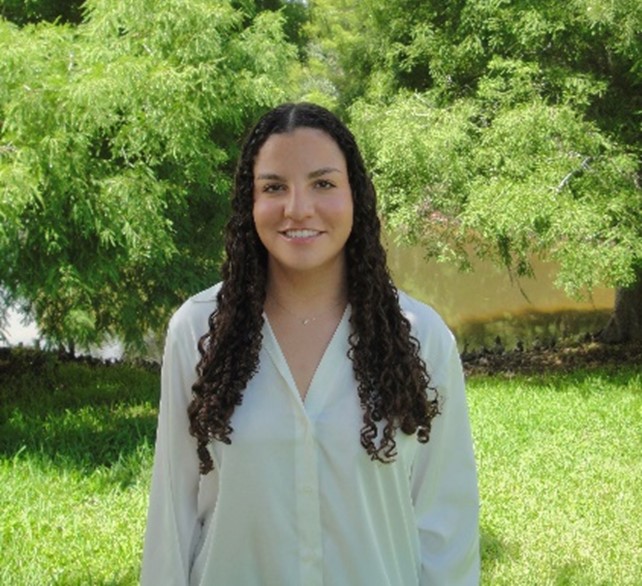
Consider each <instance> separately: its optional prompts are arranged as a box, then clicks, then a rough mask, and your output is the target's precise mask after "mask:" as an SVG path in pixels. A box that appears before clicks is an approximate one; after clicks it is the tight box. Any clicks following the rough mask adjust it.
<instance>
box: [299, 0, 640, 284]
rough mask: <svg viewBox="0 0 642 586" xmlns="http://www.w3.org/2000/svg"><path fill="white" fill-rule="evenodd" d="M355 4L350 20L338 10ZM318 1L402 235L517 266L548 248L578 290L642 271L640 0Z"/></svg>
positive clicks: (349, 106)
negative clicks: (332, 30) (609, 0)
mask: <svg viewBox="0 0 642 586" xmlns="http://www.w3.org/2000/svg"><path fill="white" fill-rule="evenodd" d="M345 4H348V5H349V6H350V9H351V14H352V17H351V18H349V19H346V18H343V17H341V16H340V14H339V13H338V12H337V13H333V12H332V11H329V10H327V9H324V8H323V7H324V6H327V5H331V6H333V7H335V8H337V7H339V6H340V5H341V6H343V5H345ZM312 6H313V16H314V15H316V16H315V18H314V19H313V25H312V28H311V31H312V33H311V38H312V39H315V40H316V47H317V49H318V50H317V51H316V53H315V55H314V56H315V58H316V67H317V70H316V79H317V83H320V82H319V81H318V80H319V79H326V80H327V81H328V82H330V83H331V84H332V87H333V89H334V95H335V96H338V99H337V103H338V104H339V105H340V106H341V107H342V108H344V109H345V110H346V111H347V112H349V114H350V116H351V118H352V124H353V127H354V128H355V130H356V132H357V134H358V135H359V138H360V140H361V142H362V145H363V147H364V149H365V151H366V156H367V158H368V160H369V163H370V166H371V168H372V169H373V171H374V175H375V180H376V183H377V185H378V188H379V193H380V198H381V201H382V204H383V212H384V215H385V216H386V218H387V221H388V223H389V224H390V225H391V227H392V228H393V229H394V231H395V232H396V233H398V234H400V236H401V237H402V238H403V239H406V240H409V241H412V242H420V243H422V244H423V245H424V247H425V249H426V251H427V253H428V254H429V255H431V256H435V257H437V258H440V259H442V260H453V259H454V260H456V261H457V262H459V263H460V264H461V265H462V266H466V264H467V255H468V254H469V253H470V251H471V250H472V251H473V252H475V253H477V254H479V255H481V256H486V257H490V258H493V259H495V260H497V261H498V262H501V263H503V264H504V265H506V266H507V267H508V268H509V269H510V270H511V271H514V273H515V274H529V272H530V267H529V263H528V258H529V256H528V255H529V254H530V253H532V252H535V253H537V254H539V255H541V256H542V257H545V258H552V259H555V260H556V261H558V262H559V263H560V272H559V284H560V285H561V286H563V287H564V288H565V289H566V290H567V291H568V292H569V293H571V294H580V293H582V292H585V291H586V290H587V289H590V288H591V287H593V286H595V285H596V284H598V283H602V284H606V285H612V286H631V285H633V284H634V283H636V282H639V280H640V275H641V274H642V228H641V226H642V195H641V191H640V154H641V152H642V140H641V138H642V134H641V126H640V124H641V120H642V119H641V112H642V37H641V36H640V34H639V31H640V30H642V3H641V2H640V0H622V1H621V2H613V3H604V2H600V1H598V0H571V1H570V2H565V3H559V2H555V1H553V0H547V1H542V2H532V1H530V0H520V1H508V0H492V1H489V0H455V1H453V2H440V1H438V0H428V1H421V2H419V1H417V0H396V1H394V2H388V1H386V2H383V1H382V0H363V1H362V2H356V1H350V0H319V1H317V2H314V3H313V4H312ZM315 10H317V11H319V10H321V11H322V16H321V15H318V14H317V13H315ZM322 18H326V19H328V18H329V19H330V22H331V26H332V27H335V28H339V29H340V30H341V34H332V35H331V38H330V39H327V38H325V37H324V33H323V30H329V28H328V26H324V25H322V24H321V23H322V22H323V20H322ZM314 27H316V28H314ZM333 39H335V40H334V41H333ZM312 78H313V79H315V78H314V76H312Z"/></svg>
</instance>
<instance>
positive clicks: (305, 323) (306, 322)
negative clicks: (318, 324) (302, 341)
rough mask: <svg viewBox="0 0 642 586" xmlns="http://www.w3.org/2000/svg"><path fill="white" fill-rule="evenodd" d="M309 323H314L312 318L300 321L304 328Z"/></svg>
mask: <svg viewBox="0 0 642 586" xmlns="http://www.w3.org/2000/svg"><path fill="white" fill-rule="evenodd" d="M311 321H314V318H313V317H306V318H305V319H302V320H301V323H302V324H303V325H304V326H307V325H308V324H309V323H310V322H311Z"/></svg>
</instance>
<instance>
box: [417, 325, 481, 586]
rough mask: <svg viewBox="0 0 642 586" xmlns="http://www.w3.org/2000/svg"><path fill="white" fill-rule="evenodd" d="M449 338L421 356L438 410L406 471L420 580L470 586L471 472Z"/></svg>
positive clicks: (475, 532) (475, 499)
mask: <svg viewBox="0 0 642 586" xmlns="http://www.w3.org/2000/svg"><path fill="white" fill-rule="evenodd" d="M449 342H450V343H449V344H444V343H443V341H442V344H438V345H437V346H438V351H437V356H433V357H432V358H433V360H430V361H428V362H427V365H428V368H429V371H430V374H431V376H432V384H433V385H435V386H436V387H437V389H438V391H439V395H440V400H441V404H440V406H441V414H440V415H438V416H437V417H436V418H435V420H434V421H433V427H432V431H431V434H430V440H429V442H428V443H427V444H420V446H419V450H418V453H417V457H416V460H415V464H414V467H413V473H412V496H413V500H414V505H415V513H416V518H417V526H418V530H419V538H420V544H421V561H422V569H421V578H420V584H422V586H428V585H434V584H444V585H448V586H476V585H478V584H479V580H480V553H479V495H478V490H477V473H476V467H475V458H474V454H473V446H472V436H471V430H470V423H469V420H468V409H467V406H466V396H465V390H464V376H463V372H462V368H461V362H460V359H459V353H458V351H457V346H456V344H455V342H454V339H452V337H451V338H450V339H449ZM431 364H432V365H434V366H435V367H436V368H435V370H434V372H433V371H432V370H430V369H431Z"/></svg>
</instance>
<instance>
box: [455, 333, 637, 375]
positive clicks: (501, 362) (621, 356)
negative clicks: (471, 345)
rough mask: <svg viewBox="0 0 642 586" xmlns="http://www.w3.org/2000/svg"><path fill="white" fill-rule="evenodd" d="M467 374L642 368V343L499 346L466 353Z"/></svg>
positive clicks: (463, 356)
mask: <svg viewBox="0 0 642 586" xmlns="http://www.w3.org/2000/svg"><path fill="white" fill-rule="evenodd" d="M462 362H463V364H464V370H465V371H466V374H467V375H491V374H503V375H508V376H511V375H515V374H538V373H551V372H560V373H563V372H568V371H571V370H577V369H579V368H584V369H591V368H598V367H600V368H602V367H605V366H606V367H613V368H617V367H623V366H637V367H641V368H642V344H640V343H638V344H603V343H599V342H596V341H592V340H586V341H583V342H581V343H575V344H570V345H566V346H564V345H561V346H555V347H546V348H537V347H536V348H531V349H528V350H519V349H515V350H510V351H509V350H505V349H503V348H502V347H501V346H500V345H496V347H495V348H493V349H490V350H488V349H484V350H481V351H479V352H470V353H468V352H465V353H464V354H462Z"/></svg>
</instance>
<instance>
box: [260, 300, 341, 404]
mask: <svg viewBox="0 0 642 586" xmlns="http://www.w3.org/2000/svg"><path fill="white" fill-rule="evenodd" d="M349 314H350V304H349V303H348V304H346V307H345V309H344V310H343V314H342V315H341V319H339V321H338V323H337V326H336V328H335V329H334V332H332V336H330V340H329V342H328V344H327V346H326V347H325V349H324V350H323V353H322V354H321V358H320V360H319V362H318V363H317V365H316V368H315V369H314V372H313V373H312V378H311V379H310V383H309V384H308V388H307V390H306V392H305V396H302V394H301V392H300V391H299V388H298V387H297V384H296V381H295V379H294V375H293V374H292V370H291V369H290V365H289V364H288V361H287V359H286V358H285V354H284V352H283V349H282V348H281V344H279V340H278V338H277V337H276V334H275V333H274V330H273V329H272V325H271V324H270V320H269V319H268V316H267V314H266V313H265V312H263V320H264V324H265V329H266V330H267V334H268V336H267V340H266V337H265V336H264V338H263V339H264V341H267V342H268V343H266V349H267V351H268V353H269V354H270V356H271V357H272V360H273V362H274V364H275V365H276V367H277V369H278V370H279V371H280V373H281V375H282V376H283V378H284V379H285V380H286V381H287V383H288V387H289V388H290V391H291V392H292V393H294V394H295V395H296V397H297V399H298V402H299V404H300V405H301V406H302V407H303V409H304V411H306V413H308V412H309V411H310V410H311V409H312V408H313V407H314V405H315V404H316V403H318V401H319V400H317V399H315V397H316V395H317V394H318V392H315V391H314V389H315V387H316V386H318V383H317V380H318V379H319V378H320V377H321V373H323V371H324V370H326V368H327V362H328V360H329V358H328V356H331V355H332V354H333V353H334V347H335V346H336V345H337V344H339V341H340V340H342V339H343V338H345V339H346V340H347V337H348V335H347V332H345V335H343V333H344V331H345V330H346V328H347V325H348V321H349Z"/></svg>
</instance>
